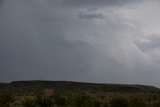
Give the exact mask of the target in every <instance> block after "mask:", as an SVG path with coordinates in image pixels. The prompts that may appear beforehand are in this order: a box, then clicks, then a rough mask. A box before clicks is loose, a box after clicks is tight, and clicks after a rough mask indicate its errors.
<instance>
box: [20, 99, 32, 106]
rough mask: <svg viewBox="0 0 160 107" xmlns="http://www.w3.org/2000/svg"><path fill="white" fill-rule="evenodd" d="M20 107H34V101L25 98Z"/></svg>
mask: <svg viewBox="0 0 160 107" xmlns="http://www.w3.org/2000/svg"><path fill="white" fill-rule="evenodd" d="M22 105H24V107H35V100H34V99H31V98H25V99H24V100H23V101H22Z"/></svg>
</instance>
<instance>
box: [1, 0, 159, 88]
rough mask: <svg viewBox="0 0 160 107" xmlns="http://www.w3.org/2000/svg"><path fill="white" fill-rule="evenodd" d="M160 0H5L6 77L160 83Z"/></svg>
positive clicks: (3, 69)
mask: <svg viewBox="0 0 160 107" xmlns="http://www.w3.org/2000/svg"><path fill="white" fill-rule="evenodd" d="M159 10H160V1H159V0H0V82H10V81H14V80H38V79H45V80H71V81H83V82H103V83H133V84H134V83H135V84H148V85H155V86H160V12H159Z"/></svg>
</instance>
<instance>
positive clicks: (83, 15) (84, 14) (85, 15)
mask: <svg viewBox="0 0 160 107" xmlns="http://www.w3.org/2000/svg"><path fill="white" fill-rule="evenodd" d="M104 17H105V16H104V15H103V14H102V13H99V12H95V11H94V12H90V11H80V12H79V18H80V19H103V18H104Z"/></svg>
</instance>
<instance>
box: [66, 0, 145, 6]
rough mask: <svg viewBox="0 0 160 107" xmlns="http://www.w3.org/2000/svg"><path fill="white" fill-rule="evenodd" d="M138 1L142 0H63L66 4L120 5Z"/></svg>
mask: <svg viewBox="0 0 160 107" xmlns="http://www.w3.org/2000/svg"><path fill="white" fill-rule="evenodd" d="M137 1H138V2H140V1H142V0H65V1H64V4H65V5H68V6H73V7H75V6H90V5H91V6H122V5H126V4H128V3H131V4H132V3H135V2H137Z"/></svg>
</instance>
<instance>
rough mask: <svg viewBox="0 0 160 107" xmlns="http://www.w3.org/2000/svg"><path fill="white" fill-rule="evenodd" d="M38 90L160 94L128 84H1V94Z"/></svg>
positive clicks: (52, 82)
mask: <svg viewBox="0 0 160 107" xmlns="http://www.w3.org/2000/svg"><path fill="white" fill-rule="evenodd" d="M38 88H43V89H45V88H53V90H54V91H56V92H61V93H67V92H79V91H86V92H89V93H108V92H114V93H116V92H117V93H160V89H159V88H156V87H154V86H146V85H128V84H98V83H84V82H71V81H41V80H40V81H13V82H11V83H0V93H2V92H5V91H7V92H8V91H10V92H14V93H27V92H35V90H37V89H38Z"/></svg>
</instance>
